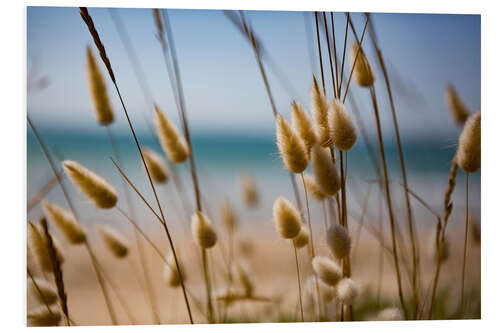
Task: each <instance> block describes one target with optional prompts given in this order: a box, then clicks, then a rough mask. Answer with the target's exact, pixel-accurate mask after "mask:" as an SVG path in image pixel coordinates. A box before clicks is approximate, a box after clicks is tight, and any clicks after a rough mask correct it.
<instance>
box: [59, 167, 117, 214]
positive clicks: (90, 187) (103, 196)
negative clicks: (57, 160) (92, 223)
mask: <svg viewBox="0 0 500 333" xmlns="http://www.w3.org/2000/svg"><path fill="white" fill-rule="evenodd" d="M62 164H63V168H64V171H65V172H66V175H68V177H69V179H70V180H71V181H72V182H73V184H75V186H76V187H77V188H78V189H79V190H80V191H82V192H83V193H84V194H85V195H86V196H87V197H88V198H89V199H90V200H91V201H92V202H93V203H94V204H95V205H96V206H97V207H100V208H113V207H114V206H115V205H116V202H117V201H118V195H117V194H116V190H115V189H114V188H113V186H111V184H109V183H108V182H107V181H106V180H105V179H104V178H102V177H101V176H98V175H96V174H95V173H93V172H92V171H90V170H89V169H87V168H85V167H84V166H83V165H81V164H80V163H78V162H75V161H70V160H67V161H64V162H63V163H62Z"/></svg>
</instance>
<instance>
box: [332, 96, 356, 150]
mask: <svg viewBox="0 0 500 333" xmlns="http://www.w3.org/2000/svg"><path fill="white" fill-rule="evenodd" d="M329 122H330V130H331V134H330V136H331V138H332V141H333V144H334V145H335V146H336V147H337V148H338V149H340V150H343V151H346V150H349V149H351V148H352V146H354V143H356V139H357V135H356V127H355V126H354V123H353V122H352V120H351V118H350V117H349V114H347V111H346V109H345V106H344V104H342V102H341V101H340V100H338V99H334V100H333V101H332V103H331V111H330V113H329Z"/></svg>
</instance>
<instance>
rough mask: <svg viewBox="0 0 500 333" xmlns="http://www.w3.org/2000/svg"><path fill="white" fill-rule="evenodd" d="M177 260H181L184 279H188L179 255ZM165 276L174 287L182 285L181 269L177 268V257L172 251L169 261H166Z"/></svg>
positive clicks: (180, 266)
mask: <svg viewBox="0 0 500 333" xmlns="http://www.w3.org/2000/svg"><path fill="white" fill-rule="evenodd" d="M177 261H178V262H179V268H180V271H181V276H182V279H183V280H184V281H186V272H185V270H184V267H183V265H182V262H181V260H180V258H179V257H177ZM163 277H164V278H165V281H166V282H167V284H168V285H169V286H170V287H172V288H175V287H178V286H180V285H181V279H180V276H179V271H178V270H177V265H176V264H175V259H174V256H173V254H172V253H170V254H169V255H168V257H167V262H166V263H165V268H164V270H163Z"/></svg>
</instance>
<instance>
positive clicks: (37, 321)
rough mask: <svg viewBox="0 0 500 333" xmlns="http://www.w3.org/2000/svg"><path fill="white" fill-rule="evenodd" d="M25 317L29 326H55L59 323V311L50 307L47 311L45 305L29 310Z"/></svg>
mask: <svg viewBox="0 0 500 333" xmlns="http://www.w3.org/2000/svg"><path fill="white" fill-rule="evenodd" d="M27 317H28V322H29V324H30V325H31V326H57V325H58V324H59V322H60V321H61V313H60V312H59V310H57V308H56V307H51V308H50V311H49V310H48V309H47V307H46V306H45V305H41V306H39V307H37V308H34V309H31V310H29V311H28V315H27Z"/></svg>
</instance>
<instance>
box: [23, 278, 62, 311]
mask: <svg viewBox="0 0 500 333" xmlns="http://www.w3.org/2000/svg"><path fill="white" fill-rule="evenodd" d="M34 280H35V282H33V280H30V283H29V286H28V288H29V292H30V293H31V294H32V295H33V296H34V297H35V298H36V299H38V300H39V301H40V302H41V303H43V302H46V303H47V304H49V305H51V304H54V303H55V302H56V301H57V299H58V296H57V291H56V289H55V288H54V287H53V286H52V285H50V284H49V283H48V282H47V281H46V280H45V279H42V278H35V279H34ZM35 283H36V285H37V287H38V289H37V287H35Z"/></svg>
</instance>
